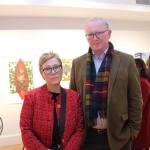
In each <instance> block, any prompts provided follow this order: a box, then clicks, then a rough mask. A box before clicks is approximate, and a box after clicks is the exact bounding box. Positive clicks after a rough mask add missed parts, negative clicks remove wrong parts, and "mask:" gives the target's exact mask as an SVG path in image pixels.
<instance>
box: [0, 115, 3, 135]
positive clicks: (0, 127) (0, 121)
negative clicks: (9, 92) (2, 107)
mask: <svg viewBox="0 0 150 150" xmlns="http://www.w3.org/2000/svg"><path fill="white" fill-rule="evenodd" d="M2 132H3V121H2V119H1V118H0V135H1V134H2Z"/></svg>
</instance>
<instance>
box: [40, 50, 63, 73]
mask: <svg viewBox="0 0 150 150" xmlns="http://www.w3.org/2000/svg"><path fill="white" fill-rule="evenodd" d="M52 58H56V59H57V60H58V61H59V63H60V65H61V66H62V61H61V59H60V57H59V55H58V54H57V53H55V52H48V53H43V54H42V55H41V56H40V58H39V71H40V72H41V70H42V65H43V64H44V63H45V62H46V61H47V60H49V59H52Z"/></svg>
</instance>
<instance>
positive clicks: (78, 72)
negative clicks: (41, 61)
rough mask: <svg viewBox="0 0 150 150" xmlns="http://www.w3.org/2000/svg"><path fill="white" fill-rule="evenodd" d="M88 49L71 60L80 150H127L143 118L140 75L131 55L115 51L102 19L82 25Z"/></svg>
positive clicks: (105, 23)
mask: <svg viewBox="0 0 150 150" xmlns="http://www.w3.org/2000/svg"><path fill="white" fill-rule="evenodd" d="M85 36H86V38H87V41H88V43H89V51H88V53H87V54H84V55H82V56H80V57H78V58H76V59H74V60H73V62H72V70H71V80H70V89H73V90H75V91H77V92H79V93H80V95H81V98H82V106H83V111H84V120H85V124H86V129H85V130H86V137H85V140H84V142H83V146H82V147H81V150H130V149H131V143H132V139H133V138H136V136H137V135H138V132H139V129H140V123H141V117H142V97H141V90H140V84H139V75H138V72H137V69H136V66H135V62H134V59H133V57H132V56H131V55H128V54H125V53H122V52H119V51H116V50H114V47H113V44H112V43H111V42H109V39H110V37H111V30H110V29H109V25H108V23H107V22H106V21H105V20H104V19H102V18H92V19H90V20H88V21H87V23H86V25H85Z"/></svg>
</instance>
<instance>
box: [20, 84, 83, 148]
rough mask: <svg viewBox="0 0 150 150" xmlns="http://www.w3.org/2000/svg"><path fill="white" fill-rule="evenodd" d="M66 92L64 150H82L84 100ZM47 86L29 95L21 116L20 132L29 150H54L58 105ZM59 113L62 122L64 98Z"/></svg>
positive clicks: (59, 99) (59, 102)
mask: <svg viewBox="0 0 150 150" xmlns="http://www.w3.org/2000/svg"><path fill="white" fill-rule="evenodd" d="M65 90H66V119H65V129H64V134H63V137H62V147H63V150H79V148H80V146H81V143H82V140H83V137H84V125H83V114H82V108H81V100H80V96H79V94H78V93H77V92H75V91H72V90H68V89H65ZM51 97H52V94H51V93H50V92H48V90H47V87H46V85H43V86H41V87H39V88H36V89H34V90H31V91H30V92H28V93H27V94H26V95H25V99H24V103H23V106H22V111H21V115H20V128H21V134H22V140H23V144H24V147H26V149H27V150H47V149H48V148H51V144H52V133H53V121H54V120H53V110H54V101H53V100H51ZM55 106H56V111H57V118H58V123H59V120H60V107H61V94H60V95H59V96H58V97H57V102H56V105H55Z"/></svg>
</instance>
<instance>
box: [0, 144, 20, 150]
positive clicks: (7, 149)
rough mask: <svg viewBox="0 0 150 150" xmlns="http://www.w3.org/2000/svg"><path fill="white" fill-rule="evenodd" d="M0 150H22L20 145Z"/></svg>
mask: <svg viewBox="0 0 150 150" xmlns="http://www.w3.org/2000/svg"><path fill="white" fill-rule="evenodd" d="M0 150H22V145H14V146H6V147H1V148H0Z"/></svg>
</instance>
